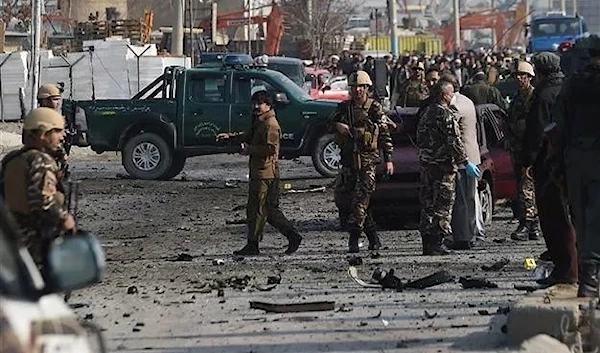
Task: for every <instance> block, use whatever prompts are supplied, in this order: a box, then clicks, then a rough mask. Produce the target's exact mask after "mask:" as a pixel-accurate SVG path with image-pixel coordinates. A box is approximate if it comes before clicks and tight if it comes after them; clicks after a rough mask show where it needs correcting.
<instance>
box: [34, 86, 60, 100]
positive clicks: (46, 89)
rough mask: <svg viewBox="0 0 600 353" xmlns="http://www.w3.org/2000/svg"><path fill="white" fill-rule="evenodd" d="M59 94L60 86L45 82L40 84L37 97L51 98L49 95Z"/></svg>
mask: <svg viewBox="0 0 600 353" xmlns="http://www.w3.org/2000/svg"><path fill="white" fill-rule="evenodd" d="M60 95H61V92H60V88H58V86H57V85H53V84H51V83H47V84H45V85H42V87H40V89H39V90H38V95H37V99H45V98H51V97H56V96H59V97H60Z"/></svg>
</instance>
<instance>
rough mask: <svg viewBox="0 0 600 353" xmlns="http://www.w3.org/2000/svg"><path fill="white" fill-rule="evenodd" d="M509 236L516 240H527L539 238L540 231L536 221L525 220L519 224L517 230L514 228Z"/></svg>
mask: <svg viewBox="0 0 600 353" xmlns="http://www.w3.org/2000/svg"><path fill="white" fill-rule="evenodd" d="M510 238H511V239H512V240H516V241H528V240H538V239H539V238H540V231H539V229H538V225H537V222H536V221H525V222H523V223H520V224H519V227H517V230H515V231H514V232H513V233H512V234H511V235H510Z"/></svg>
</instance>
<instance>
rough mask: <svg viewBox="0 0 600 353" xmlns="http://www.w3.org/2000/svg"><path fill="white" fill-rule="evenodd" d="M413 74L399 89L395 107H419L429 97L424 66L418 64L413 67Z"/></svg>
mask: <svg viewBox="0 0 600 353" xmlns="http://www.w3.org/2000/svg"><path fill="white" fill-rule="evenodd" d="M413 70H414V74H413V75H412V77H411V78H410V80H408V81H406V82H405V83H404V85H403V86H402V87H401V88H400V95H399V98H398V101H397V102H395V105H397V106H402V107H420V106H421V103H422V102H423V101H424V100H426V99H427V97H429V87H427V83H426V82H425V65H424V64H423V63H422V62H420V63H418V64H416V65H415V66H414V67H413Z"/></svg>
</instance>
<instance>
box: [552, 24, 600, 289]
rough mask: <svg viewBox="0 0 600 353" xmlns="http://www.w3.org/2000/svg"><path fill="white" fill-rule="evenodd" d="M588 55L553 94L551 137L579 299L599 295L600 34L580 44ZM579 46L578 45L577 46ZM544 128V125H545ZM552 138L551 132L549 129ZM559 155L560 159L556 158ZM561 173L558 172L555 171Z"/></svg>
mask: <svg viewBox="0 0 600 353" xmlns="http://www.w3.org/2000/svg"><path fill="white" fill-rule="evenodd" d="M583 44H584V45H585V48H586V49H587V51H588V54H589V56H590V59H589V63H588V65H587V66H586V67H585V69H584V70H582V71H580V72H577V73H576V74H574V75H573V76H572V77H570V78H569V79H568V80H567V81H566V82H565V84H564V85H563V86H562V89H561V92H560V94H559V96H558V101H557V105H556V109H555V110H554V113H555V114H554V115H553V120H554V121H555V122H556V126H557V128H556V129H555V130H556V134H554V136H553V138H552V139H551V141H552V142H553V144H554V145H555V146H556V147H555V148H554V151H555V152H556V153H555V154H556V155H558V157H559V158H560V157H564V160H563V163H562V164H563V166H564V170H563V172H564V174H565V175H566V186H567V194H568V202H569V206H570V210H571V214H572V219H573V223H574V224H575V233H576V234H577V251H578V253H579V254H578V255H579V256H578V258H579V291H578V296H579V297H591V298H598V296H599V295H600V289H599V285H600V284H599V282H600V237H599V236H598V229H599V228H600V218H599V217H598V215H600V189H599V188H598V185H600V168H599V167H598V161H600V119H598V112H599V111H600V100H599V99H598V97H600V38H599V37H598V36H595V35H593V36H590V37H588V38H586V41H585V42H584V43H583ZM577 45H579V43H578V44H577ZM547 130H549V129H547ZM551 136H552V133H551ZM560 159H562V158H560ZM561 174H563V173H561Z"/></svg>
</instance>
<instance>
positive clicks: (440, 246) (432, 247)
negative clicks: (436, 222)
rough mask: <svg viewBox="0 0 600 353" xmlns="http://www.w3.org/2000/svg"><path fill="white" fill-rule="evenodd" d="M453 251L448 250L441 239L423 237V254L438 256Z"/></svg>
mask: <svg viewBox="0 0 600 353" xmlns="http://www.w3.org/2000/svg"><path fill="white" fill-rule="evenodd" d="M452 253H453V252H452V251H450V250H449V249H448V248H447V247H446V245H444V241H443V239H439V240H434V241H432V240H431V239H425V238H423V255H424V256H440V255H450V254H452Z"/></svg>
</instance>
